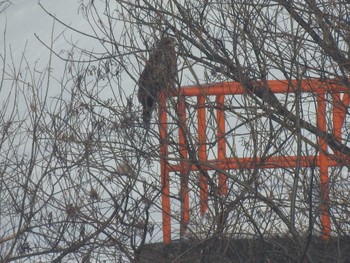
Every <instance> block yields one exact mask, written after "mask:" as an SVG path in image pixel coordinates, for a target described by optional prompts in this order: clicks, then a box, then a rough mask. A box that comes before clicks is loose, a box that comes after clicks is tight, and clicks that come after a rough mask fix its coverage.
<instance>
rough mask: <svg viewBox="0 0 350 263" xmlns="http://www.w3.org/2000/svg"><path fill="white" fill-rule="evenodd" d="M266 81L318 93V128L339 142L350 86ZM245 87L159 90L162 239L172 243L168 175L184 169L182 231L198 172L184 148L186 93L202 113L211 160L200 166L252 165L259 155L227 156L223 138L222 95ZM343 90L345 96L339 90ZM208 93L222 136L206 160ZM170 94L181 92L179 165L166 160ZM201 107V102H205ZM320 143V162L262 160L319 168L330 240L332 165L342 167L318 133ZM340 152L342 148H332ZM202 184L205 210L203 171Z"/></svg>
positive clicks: (284, 89) (221, 184) (222, 189)
mask: <svg viewBox="0 0 350 263" xmlns="http://www.w3.org/2000/svg"><path fill="white" fill-rule="evenodd" d="M267 84H268V86H269V88H270V89H271V91H272V92H274V93H284V94H286V93H293V92H294V91H295V89H296V87H297V88H298V90H299V91H301V92H308V93H313V94H315V95H316V96H317V127H318V128H319V129H320V130H322V131H327V130H328V131H330V130H331V131H332V132H333V134H334V136H335V137H336V138H337V139H338V140H339V141H341V140H342V138H341V130H342V127H343V123H344V120H345V116H346V108H347V106H348V105H349V104H350V94H349V93H348V92H349V90H348V89H347V88H346V87H344V86H341V85H338V84H332V83H330V82H321V81H319V80H316V79H311V80H304V81H298V82H297V81H289V82H288V81H280V80H272V81H268V83H267ZM245 93H246V90H245V89H244V88H243V87H242V86H241V85H240V83H238V82H223V83H214V84H210V85H205V86H200V87H198V86H189V87H182V88H180V89H178V90H176V92H173V93H171V94H166V93H161V95H160V109H159V119H160V140H161V146H160V154H161V159H160V168H161V185H162V220H163V242H164V243H166V244H167V243H170V242H171V206H170V186H169V174H170V171H172V172H179V173H180V180H181V181H180V200H181V226H180V235H183V234H184V232H185V230H186V227H187V225H188V223H189V219H190V208H189V188H188V173H189V171H198V170H199V168H198V166H195V165H191V166H190V165H189V164H188V162H186V161H185V160H186V159H187V158H188V152H187V148H186V108H185V97H193V96H196V97H197V104H198V107H197V116H198V147H199V148H198V159H199V161H200V162H201V163H208V164H210V165H208V166H205V165H204V166H203V167H201V168H200V169H203V170H213V169H212V168H210V167H217V169H219V170H220V169H221V170H228V169H239V168H244V169H252V168H254V167H255V165H254V163H256V162H257V161H258V160H256V159H254V162H253V158H238V159H239V167H238V162H237V159H233V158H227V157H226V142H225V111H224V98H225V95H238V94H245ZM327 93H329V94H332V96H331V97H332V101H331V104H332V109H333V117H332V119H333V127H328V129H327V122H326V94H327ZM342 93H343V96H341V94H342ZM206 96H216V107H215V108H216V109H217V110H216V114H217V115H216V118H217V124H218V127H217V136H218V149H217V151H218V153H217V159H214V160H208V156H207V149H206V109H205V107H203V106H204V105H205V102H206ZM167 97H178V108H177V114H178V116H179V123H180V125H179V133H178V134H179V147H180V156H181V161H179V163H178V164H170V163H169V162H168V144H167V141H168V140H167V111H166V100H167ZM201 106H202V107H201ZM318 143H319V145H320V147H321V149H322V150H323V151H320V152H319V155H318V158H317V159H316V164H315V163H314V162H313V161H314V160H315V157H314V156H303V157H302V158H301V161H299V162H297V157H296V156H274V157H271V158H269V159H268V160H266V161H264V165H263V166H261V167H260V168H261V169H264V168H288V167H295V166H296V165H297V163H299V165H300V166H303V167H309V166H310V164H312V165H313V166H315V165H316V166H317V167H319V168H320V179H321V180H320V182H321V185H320V188H321V193H322V195H323V196H322V197H323V198H322V200H321V203H322V205H321V223H322V233H323V236H322V237H323V239H328V238H329V236H330V231H331V223H330V214H329V179H328V167H332V166H341V164H340V163H338V162H337V161H336V160H337V159H336V158H330V156H331V155H330V154H327V152H328V147H327V142H326V140H325V139H324V138H318ZM333 155H337V157H338V160H339V157H340V158H341V157H342V156H341V155H340V153H333ZM199 186H200V188H199V189H200V213H201V215H203V214H204V213H205V211H206V210H207V209H208V182H207V178H206V177H205V176H201V178H200V180H199ZM218 189H219V193H220V194H227V185H226V176H225V175H223V174H221V175H219V179H218Z"/></svg>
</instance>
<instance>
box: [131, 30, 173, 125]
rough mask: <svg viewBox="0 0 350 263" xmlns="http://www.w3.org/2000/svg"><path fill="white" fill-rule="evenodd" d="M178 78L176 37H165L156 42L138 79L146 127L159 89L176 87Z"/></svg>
mask: <svg viewBox="0 0 350 263" xmlns="http://www.w3.org/2000/svg"><path fill="white" fill-rule="evenodd" d="M176 79H177V65H176V52H175V39H173V38H170V37H165V38H162V39H161V40H160V41H159V42H158V43H156V45H155V48H154V50H153V51H152V52H151V53H150V56H149V59H148V61H147V62H146V65H145V68H144V70H143V71H142V73H141V76H140V78H139V81H138V85H139V90H138V94H137V96H138V99H139V102H140V103H141V104H142V107H143V113H142V117H143V125H144V127H145V128H146V129H148V128H149V126H150V122H151V116H152V112H153V109H154V106H155V104H156V102H157V101H158V97H159V91H160V90H162V89H166V90H169V89H172V88H174V87H175V84H176Z"/></svg>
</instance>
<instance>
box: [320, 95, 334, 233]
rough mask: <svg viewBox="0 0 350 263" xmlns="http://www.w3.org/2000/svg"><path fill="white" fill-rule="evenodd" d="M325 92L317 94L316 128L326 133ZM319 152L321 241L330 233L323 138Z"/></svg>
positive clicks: (326, 166) (326, 163)
mask: <svg viewBox="0 0 350 263" xmlns="http://www.w3.org/2000/svg"><path fill="white" fill-rule="evenodd" d="M325 99H326V98H325V92H324V91H322V92H319V93H317V127H318V128H319V129H320V130H321V131H326V127H327V126H326V125H327V123H326V100H325ZM318 140H319V145H320V147H321V151H320V153H319V163H320V177H321V198H322V200H321V224H322V239H325V240H326V239H328V238H329V236H330V231H331V223H330V215H329V179H328V157H327V155H326V154H325V153H324V152H327V142H326V140H325V138H319V139H318Z"/></svg>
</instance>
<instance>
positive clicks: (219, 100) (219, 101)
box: [216, 95, 227, 195]
mask: <svg viewBox="0 0 350 263" xmlns="http://www.w3.org/2000/svg"><path fill="white" fill-rule="evenodd" d="M224 101H225V96H224V95H217V96H216V105H217V110H216V119H217V124H218V130H217V137H218V159H219V162H220V163H224V162H225V159H226V141H225V133H226V130H225V111H224ZM224 168H225V167H224V166H220V169H224ZM226 181H227V178H226V176H225V175H224V174H221V173H220V174H219V194H221V195H226V194H227V182H226Z"/></svg>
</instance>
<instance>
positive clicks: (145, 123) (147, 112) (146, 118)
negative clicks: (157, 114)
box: [142, 108, 152, 130]
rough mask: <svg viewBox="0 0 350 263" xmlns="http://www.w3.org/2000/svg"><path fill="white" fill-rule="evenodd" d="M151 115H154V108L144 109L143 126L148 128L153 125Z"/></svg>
mask: <svg viewBox="0 0 350 263" xmlns="http://www.w3.org/2000/svg"><path fill="white" fill-rule="evenodd" d="M151 117H152V110H150V109H148V108H144V109H143V113H142V118H143V127H144V128H145V129H146V130H148V129H149V127H150V125H151Z"/></svg>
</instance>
